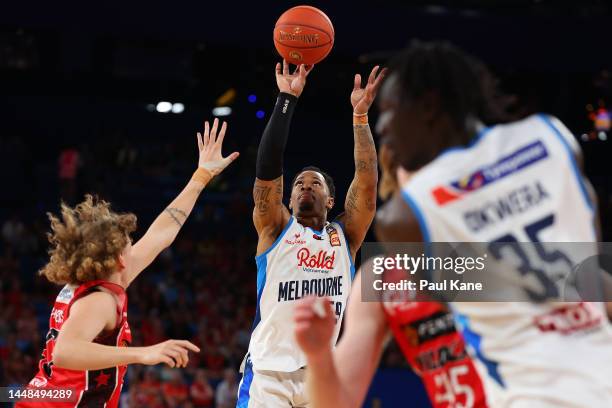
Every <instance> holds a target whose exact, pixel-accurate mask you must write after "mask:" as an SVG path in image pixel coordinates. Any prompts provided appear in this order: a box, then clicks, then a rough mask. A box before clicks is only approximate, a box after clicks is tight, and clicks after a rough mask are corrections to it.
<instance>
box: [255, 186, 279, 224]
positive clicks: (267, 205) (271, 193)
mask: <svg viewBox="0 0 612 408" xmlns="http://www.w3.org/2000/svg"><path fill="white" fill-rule="evenodd" d="M253 199H254V200H255V210H256V211H257V213H258V214H259V215H264V216H265V215H267V214H268V212H269V211H270V209H271V208H272V207H273V206H280V205H281V204H282V202H283V178H282V177H279V178H278V179H276V180H274V185H269V184H268V185H258V184H257V182H256V183H255V187H254V189H253Z"/></svg>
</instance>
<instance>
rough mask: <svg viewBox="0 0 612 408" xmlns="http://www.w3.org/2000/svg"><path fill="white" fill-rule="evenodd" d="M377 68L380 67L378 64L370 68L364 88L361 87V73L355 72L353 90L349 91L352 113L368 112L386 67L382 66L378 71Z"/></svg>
mask: <svg viewBox="0 0 612 408" xmlns="http://www.w3.org/2000/svg"><path fill="white" fill-rule="evenodd" d="M379 69H380V67H379V66H378V65H376V66H375V67H374V68H372V72H370V76H369V78H368V82H367V84H366V86H365V88H362V87H361V75H359V74H355V83H354V85H353V92H351V105H353V113H356V114H358V115H362V114H364V113H368V110H369V109H370V106H372V102H374V98H376V94H377V93H378V89H380V85H381V84H382V81H383V79H384V78H385V75H386V73H387V68H383V69H382V71H380V72H378V70H379Z"/></svg>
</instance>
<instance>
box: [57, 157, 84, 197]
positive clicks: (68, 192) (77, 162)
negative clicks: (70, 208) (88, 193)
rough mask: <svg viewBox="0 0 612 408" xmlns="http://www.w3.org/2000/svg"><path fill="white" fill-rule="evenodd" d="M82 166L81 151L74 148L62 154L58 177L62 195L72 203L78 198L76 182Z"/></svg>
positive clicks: (59, 161)
mask: <svg viewBox="0 0 612 408" xmlns="http://www.w3.org/2000/svg"><path fill="white" fill-rule="evenodd" d="M80 166H81V156H80V154H79V151H78V150H77V149H75V148H73V147H69V148H66V149H64V150H62V151H61V152H60V156H59V160H58V177H59V180H60V189H61V191H60V195H61V197H62V198H63V199H64V200H65V201H67V202H69V203H71V202H73V201H74V199H75V198H76V193H77V186H76V180H77V175H78V171H79V167H80Z"/></svg>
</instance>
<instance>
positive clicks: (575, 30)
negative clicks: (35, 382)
mask: <svg viewBox="0 0 612 408" xmlns="http://www.w3.org/2000/svg"><path fill="white" fill-rule="evenodd" d="M404 3H408V2H402V1H385V0H382V1H376V2H372V3H365V2H350V3H346V4H342V3H340V2H310V4H312V5H314V6H317V7H320V8H321V9H323V10H324V11H325V12H327V13H328V15H329V16H330V18H331V20H332V21H333V23H334V26H335V31H336V42H335V46H334V49H333V50H332V53H331V55H330V56H329V57H328V58H327V59H326V60H325V61H324V62H322V63H321V64H319V65H318V66H317V67H316V68H315V70H314V72H313V73H312V74H311V75H310V77H309V79H308V84H307V86H306V90H305V92H304V93H303V95H302V97H301V98H300V102H299V105H298V108H297V112H296V114H295V117H294V120H293V124H292V128H291V135H290V140H289V145H288V148H287V155H286V159H285V166H286V174H287V175H288V177H286V179H290V178H291V177H292V176H293V174H294V172H295V171H297V170H298V169H299V168H301V167H302V166H304V165H307V164H315V165H318V166H320V167H322V168H323V169H326V170H328V171H329V172H330V173H331V174H332V176H334V177H335V179H336V185H337V186H338V196H339V197H344V194H345V192H346V189H347V187H348V184H349V182H350V179H351V177H352V173H353V160H352V155H353V151H352V149H353V136H352V128H351V106H350V103H349V95H350V91H351V89H352V77H353V75H354V73H356V72H360V73H361V74H362V75H363V74H366V73H367V72H369V70H370V68H371V66H372V65H373V64H375V63H380V62H384V61H385V60H386V58H387V57H388V56H389V55H391V53H392V52H393V50H396V49H399V48H401V47H402V46H403V45H405V44H406V43H407V42H408V41H410V40H411V39H414V38H418V39H423V40H428V39H444V40H449V41H452V42H454V43H455V44H457V45H459V46H461V47H464V48H465V49H467V50H468V51H470V52H472V53H473V54H475V55H477V56H478V57H480V58H482V59H483V60H484V61H485V62H487V63H488V64H489V65H490V66H491V67H492V68H493V70H494V72H495V73H496V74H497V75H498V77H499V78H500V85H501V88H502V89H503V90H504V91H505V92H506V93H507V94H508V95H509V97H508V98H509V99H508V102H509V104H510V112H511V114H512V116H513V117H514V118H520V117H524V116H526V115H528V114H531V113H533V112H539V111H543V112H548V113H552V114H554V115H556V116H558V117H559V118H561V120H563V121H564V122H565V123H566V124H567V125H568V126H569V127H570V128H571V130H572V131H573V132H574V134H575V135H576V137H577V138H578V140H579V141H580V143H581V145H582V147H583V149H584V153H585V161H586V167H585V168H586V172H587V174H588V176H589V178H590V180H591V181H592V183H593V184H594V185H595V188H596V190H597V193H598V198H599V204H600V215H601V220H602V224H603V240H605V241H609V240H610V239H612V228H611V225H610V224H611V222H612V219H611V210H612V201H611V199H612V197H611V195H610V193H611V188H612V184H611V182H612V177H611V174H610V173H611V172H610V166H609V158H610V157H611V156H610V153H611V151H612V148H611V144H612V140H609V139H608V138H609V137H610V136H611V135H610V133H609V128H610V112H609V111H608V110H607V107H606V106H607V105H606V104H611V103H612V100H611V96H612V83H611V82H610V73H611V72H612V53H611V52H610V47H609V45H610V27H612V21H611V17H610V9H609V6H607V5H606V2H604V1H594V0H588V1H581V2H554V1H547V0H540V1H526V0H521V1H497V2H494V1H486V0H480V1H476V0H475V1H438V2H436V3H430V2H425V1H411V2H409V3H410V5H407V4H404ZM571 3H576V4H571ZM578 3H579V4H578ZM297 4H299V3H297V2H274V3H271V2H250V3H249V4H246V5H242V4H240V3H238V2H204V1H200V2H193V3H187V2H160V3H155V2H147V3H138V4H137V3H133V2H129V3H128V2H125V3H123V4H119V3H112V2H111V3H109V2H107V3H106V4H99V3H97V4H96V5H95V7H94V6H92V5H90V4H89V2H83V3H80V4H79V5H72V6H67V5H58V4H55V2H46V3H40V4H32V3H20V4H17V2H10V3H5V4H3V5H2V11H1V12H0V118H1V120H0V151H1V153H2V157H1V159H0V180H1V191H2V192H1V193H0V194H1V201H2V205H1V210H0V228H1V234H2V237H1V240H0V386H6V385H22V384H25V383H27V382H28V381H29V380H30V378H31V377H32V375H33V374H34V372H35V365H36V362H37V360H38V357H39V354H40V351H41V350H42V346H43V338H44V334H45V333H46V331H47V323H48V315H49V311H50V308H51V306H50V305H51V301H52V299H53V298H54V296H55V295H56V293H57V291H58V288H57V287H53V286H52V285H50V284H48V283H46V282H45V281H43V280H42V279H41V278H39V277H37V276H36V271H37V270H38V269H39V268H40V267H41V265H43V264H44V263H45V261H46V248H47V243H46V238H45V232H46V231H47V229H48V221H47V219H46V216H45V213H46V212H47V211H56V210H57V208H58V203H59V200H60V197H63V198H64V200H66V201H67V202H68V203H71V204H73V203H75V202H76V201H77V200H79V199H81V198H82V196H83V194H84V193H86V192H94V193H97V194H98V195H100V196H101V197H103V198H105V199H108V200H110V201H112V203H113V204H114V207H115V209H118V210H126V211H133V212H135V213H136V214H137V215H138V217H139V230H138V231H137V234H136V236H137V237H138V236H140V235H141V234H142V233H143V232H144V230H145V228H146V227H147V226H148V224H149V223H150V222H151V221H152V220H153V218H154V217H155V216H156V215H157V213H158V212H159V211H160V210H162V209H163V208H164V206H165V205H166V204H167V203H168V202H169V201H170V200H171V198H172V197H174V195H175V194H176V193H178V191H179V190H180V188H181V187H182V186H183V184H184V183H186V181H187V180H188V178H189V177H190V174H191V172H192V171H193V170H194V168H195V166H196V160H197V158H196V144H195V137H194V134H195V132H196V130H199V129H200V128H201V127H202V122H203V120H205V119H210V118H212V117H213V114H212V110H213V108H216V107H221V106H224V107H229V108H231V111H232V112H231V114H230V115H229V116H227V117H226V118H224V119H226V120H228V121H229V132H228V136H227V138H226V141H227V143H226V144H227V147H226V149H225V150H226V152H230V151H232V150H238V151H240V152H241V154H242V156H241V157H240V158H239V159H238V161H237V162H236V163H235V164H233V165H232V166H231V167H230V168H229V169H228V170H227V171H226V172H225V173H223V175H222V176H221V177H219V180H218V181H217V182H215V183H214V185H211V186H210V187H208V188H207V189H206V191H205V192H204V194H203V196H202V197H201V198H200V200H199V201H198V203H197V205H196V209H195V210H194V212H193V214H192V216H191V218H190V220H189V221H188V222H187V224H186V225H185V227H184V228H183V231H182V232H181V233H180V235H179V237H178V238H177V240H176V242H175V244H174V245H173V246H172V247H171V248H170V249H169V250H167V251H165V252H164V253H163V254H162V255H161V256H160V257H159V259H158V260H157V261H156V262H155V263H154V264H153V265H152V266H151V267H150V268H149V269H148V270H147V271H146V272H145V273H144V274H143V275H142V277H141V278H140V279H139V280H137V281H136V283H135V284H133V285H132V286H131V287H130V288H129V290H128V295H129V297H130V313H129V318H130V323H131V325H132V328H133V332H134V340H135V341H134V344H136V345H147V344H152V343H155V342H158V341H160V340H163V339H166V338H186V339H191V340H192V341H194V342H196V343H197V344H199V345H200V346H202V349H203V351H202V353H200V354H199V355H197V356H193V357H192V360H191V364H190V367H189V368H188V369H186V370H170V369H163V368H161V367H156V368H145V367H131V368H130V370H129V374H128V386H127V387H126V390H125V391H126V392H125V399H124V404H123V406H130V407H135V406H147V407H163V406H186V407H187V406H202V407H204V406H207V407H212V406H217V407H226V406H233V405H232V402H231V401H228V398H227V396H225V395H219V396H218V399H216V398H215V397H216V396H215V395H214V394H222V393H223V392H224V390H225V391H227V390H230V391H232V390H233V388H232V387H235V384H236V383H237V381H238V380H239V377H238V375H237V374H236V373H237V367H238V365H239V363H240V360H241V358H242V356H243V355H244V352H245V350H246V347H247V345H248V339H249V333H250V328H251V322H252V319H253V316H254V307H255V293H256V292H255V276H256V273H255V264H254V261H253V256H254V253H255V239H256V236H255V231H254V228H253V227H252V226H251V211H252V202H251V188H252V183H253V178H254V168H255V162H254V159H255V154H256V149H257V144H258V141H259V138H260V135H261V132H262V131H263V128H264V126H265V124H266V121H267V119H268V115H269V112H270V110H271V107H272V105H273V103H274V100H275V96H276V93H277V88H276V84H275V81H274V73H273V69H274V64H275V62H277V61H278V60H279V57H278V55H277V54H276V53H275V50H274V48H273V44H272V28H273V26H274V23H275V21H276V19H277V18H278V16H279V15H280V14H281V13H282V12H283V11H284V10H285V9H287V8H289V7H290V6H293V5H297ZM159 102H170V103H171V104H173V105H167V104H159ZM177 104H182V106H183V108H184V110H183V111H182V112H180V113H173V112H172V110H171V111H170V112H167V113H163V112H159V110H161V111H164V110H165V109H167V108H168V109H172V108H174V110H175V111H180V110H181V107H180V106H181V105H177ZM217 112H218V111H217ZM372 116H373V117H372V119H371V122H372V123H373V122H374V120H375V116H376V115H375V114H374V115H372ZM75 160H76V161H78V163H79V166H78V168H77V170H76V171H75V172H72V171H70V167H71V165H72V164H73V163H75ZM205 382H208V383H209V384H210V386H211V388H210V389H208V388H207V387H206V386H205V385H203V384H204V383H205ZM223 384H225V385H223ZM221 385H223V387H221ZM190 387H192V388H193V387H196V388H198V387H199V388H198V389H199V390H204V394H203V395H205V394H206V393H209V394H211V393H212V394H211V395H209V397H202V398H201V399H200V400H197V401H191V402H188V401H187V400H189V399H190V397H189V389H190ZM206 390H208V391H206ZM406 396H409V398H410V401H411V402H412V403H413V406H427V403H426V402H425V400H426V397H425V396H424V394H423V392H422V389H421V386H420V383H419V380H418V379H417V378H416V377H415V376H414V375H413V374H411V373H410V371H409V370H408V369H407V368H406V366H405V364H404V360H403V357H402V356H401V354H400V353H399V351H398V349H397V348H396V347H395V346H394V345H392V346H390V347H389V349H388V350H387V352H386V353H385V356H384V357H383V360H382V364H381V369H380V371H379V373H378V375H377V379H376V380H375V382H374V385H373V387H372V390H371V392H370V395H369V397H368V402H367V403H366V405H367V406H372V407H394V406H403V403H404V402H405V398H406ZM215 399H216V401H215ZM180 401H184V402H180ZM228 404H229V405H228Z"/></svg>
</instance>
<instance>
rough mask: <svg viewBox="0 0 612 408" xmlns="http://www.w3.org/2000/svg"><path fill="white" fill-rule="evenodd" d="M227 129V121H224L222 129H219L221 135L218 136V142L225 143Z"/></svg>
mask: <svg viewBox="0 0 612 408" xmlns="http://www.w3.org/2000/svg"><path fill="white" fill-rule="evenodd" d="M226 130H227V122H226V121H223V124H222V125H221V130H220V131H219V137H217V143H219V144H223V138H224V137H225V131H226Z"/></svg>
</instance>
